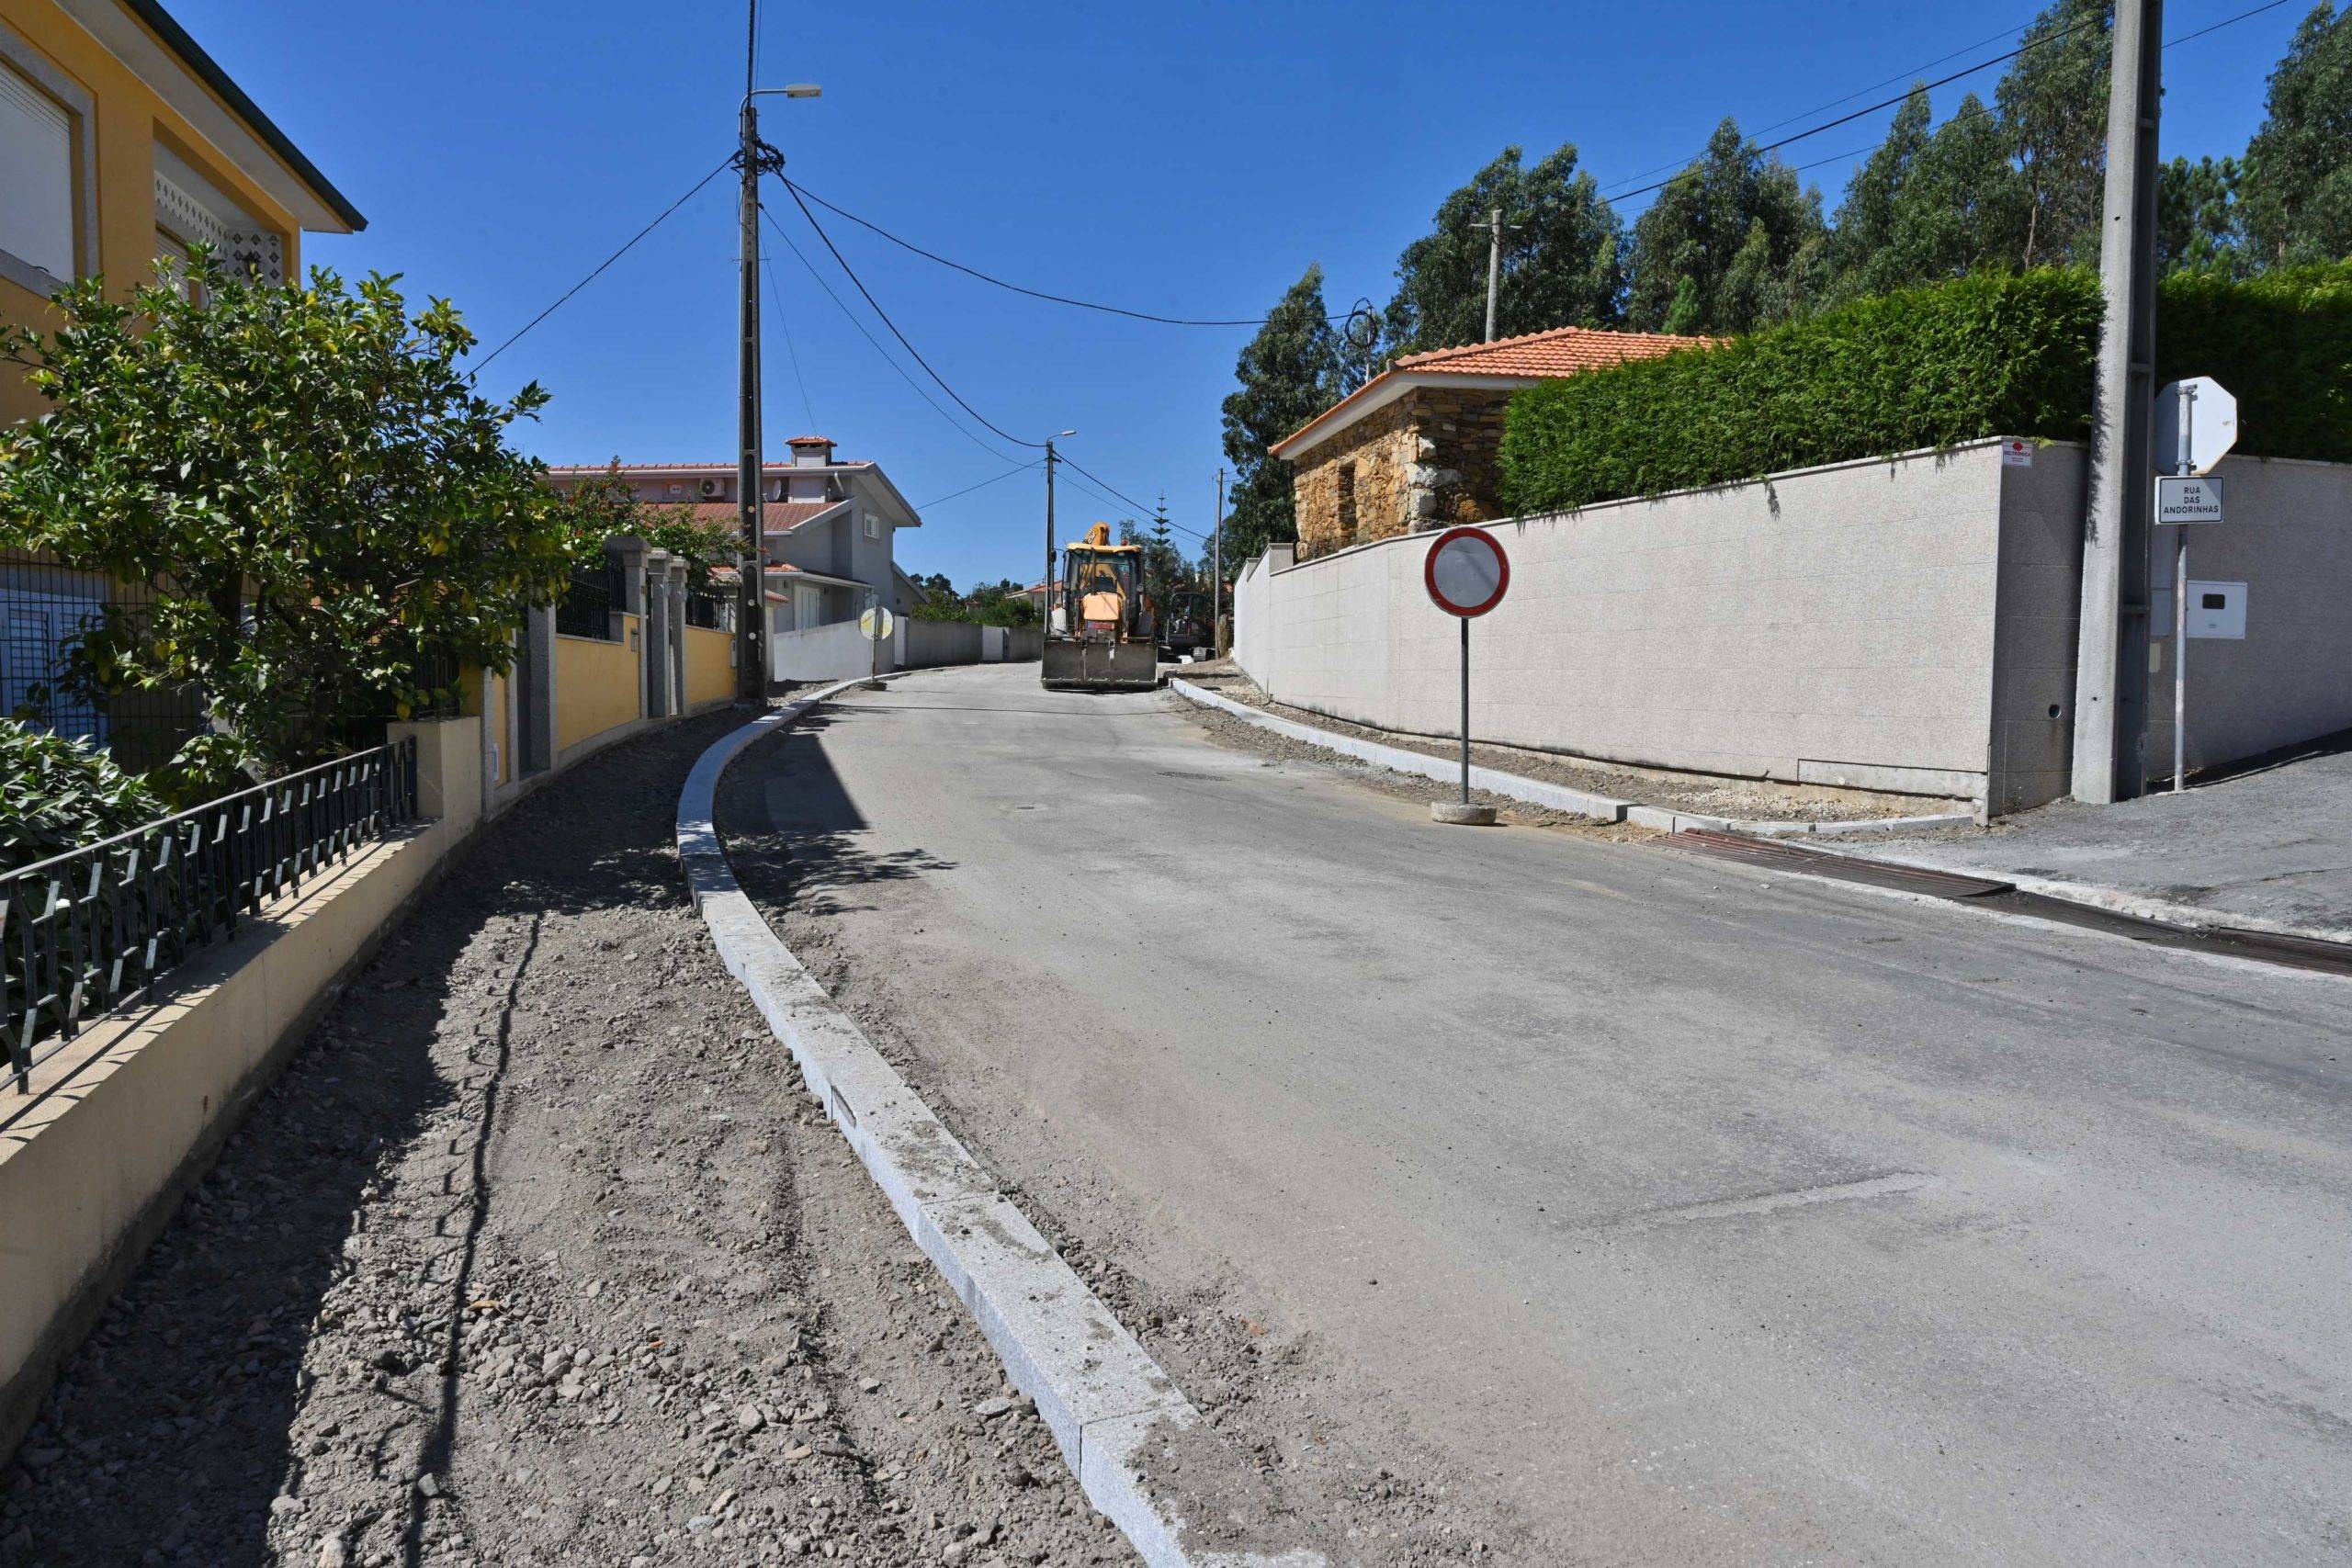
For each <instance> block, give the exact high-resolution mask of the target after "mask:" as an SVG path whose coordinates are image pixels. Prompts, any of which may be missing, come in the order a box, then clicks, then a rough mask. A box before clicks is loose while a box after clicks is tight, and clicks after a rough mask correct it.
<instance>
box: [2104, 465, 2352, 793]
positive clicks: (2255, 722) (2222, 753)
mask: <svg viewBox="0 0 2352 1568" xmlns="http://www.w3.org/2000/svg"><path fill="white" fill-rule="evenodd" d="M2219 472H2220V474H2221V477H2222V486H2223V495H2224V510H2225V513H2226V517H2227V520H2226V521H2224V522H2222V523H2220V524H2218V525H2197V526H2194V527H2191V528H2189V529H2188V536H2189V537H2188V574H2189V576H2190V577H2191V578H2192V579H2195V580H2199V581H2208V582H2243V583H2245V584H2246V631H2245V641H2243V642H2227V641H2222V640H2218V639H2214V638H2208V637H2199V638H2195V639H2193V640H2192V641H2191V642H2190V643H2189V645H2188V765H2189V767H2190V768H2191V769H2192V770H2195V769H2198V768H2207V767H2212V766H2215V765H2217V764H2219V763H2222V762H2228V761H2236V760H2237V759H2239V758H2241V757H2251V756H2256V755H2259V754H2260V753H2262V752H2265V751H2269V750H2275V749H2276V748H2278V747H2281V746H2291V745H2293V744H2295V743H2297V742H2299V741H2303V740H2308V739H2312V738H2314V737H2316V736H2321V735H2327V734H2332V733H2334V732H2335V731H2336V730H2339V729H2346V728H2352V465H2346V464H2342V463H2307V462H2297V461H2293V460H2291V459H2288V458H2281V457H2228V458H2224V459H2223V460H2222V466H2221V468H2220V470H2219ZM2176 532H2177V530H2176V529H2172V528H2159V529H2157V530H2156V531H2155V550H2154V560H2152V561H2151V563H2150V566H2151V575H2152V577H2153V578H2154V580H2155V581H2157V582H2158V583H2159V584H2160V585H2162V586H2163V587H2164V588H2165V589H2166V590H2167V591H2169V589H2170V588H2171V585H2172V549H2173V540H2172V536H2173V535H2174V534H2175V533H2176ZM2156 631H2157V634H2158V636H2159V637H2160V638H2161V640H2162V649H2161V652H2160V653H2159V655H2158V657H2159V658H2160V659H2162V660H2163V666H2162V668H2161V669H2160V670H2158V671H2156V673H2155V674H2154V675H2153V676H2151V677H2150V691H2149V705H2150V708H2151V711H2152V713H2153V716H2154V722H2153V723H2152V724H2151V725H2150V727H2149V732H2148V752H2147V755H2148V773H2149V776H2150V777H2154V776H2157V775H2158V774H2165V775H2169V774H2170V773H2171V772H2172V678H2173V662H2172V660H2173V649H2172V623H2171V619H2170V616H2169V615H2166V616H2165V618H2164V620H2163V624H2162V625H2160V626H2157V627H2156Z"/></svg>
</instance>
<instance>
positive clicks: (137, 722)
mask: <svg viewBox="0 0 2352 1568" xmlns="http://www.w3.org/2000/svg"><path fill="white" fill-rule="evenodd" d="M155 598H156V595H155V592H154V590H153V588H152V587H150V586H149V585H148V584H146V583H143V582H122V581H117V580H116V579H113V578H110V577H107V576H106V575H104V574H103V573H99V572H95V571H82V570H76V569H74V568H73V567H68V566H62V565H60V564H59V563H58V562H56V561H53V560H50V559H47V558H44V557H41V556H38V555H32V554H28V553H26V552H23V551H15V550H7V551H0V718H14V719H17V720H20V721H21V722H23V723H25V724H28V725H30V726H32V727H33V728H36V729H50V730H54V731H56V732H57V733H58V734H60V735H62V736H65V737H66V738H68V739H75V740H87V741H89V742H90V743H91V744H92V745H95V746H103V747H105V748H107V750H110V751H111V752H113V754H114V759H115V761H117V762H119V763H120V764H121V765H122V766H123V767H125V768H128V769H130V771H131V772H133V773H140V772H143V771H145V770H146V769H149V768H152V767H155V766H157V765H158V764H160V763H163V762H165V761H169V760H170V759H171V757H172V755H173V753H175V752H176V751H177V750H179V749H180V746H181V744H182V743H183V742H185V741H186V740H187V739H188V738H189V737H190V736H192V735H195V734H197V733H198V732H199V731H200V730H202V729H203V728H205V724H204V710H203V705H202V703H201V701H200V700H199V699H198V696H197V694H196V693H195V692H194V691H192V690H190V691H172V690H168V689H162V690H134V691H128V692H107V691H105V690H102V689H101V688H100V686H99V685H98V683H97V682H95V681H93V680H92V679H91V678H90V672H89V671H88V670H87V669H85V667H84V665H83V662H82V660H81V657H80V654H81V648H82V641H83V638H84V637H86V636H88V635H90V634H91V633H93V632H96V631H99V630H102V629H108V628H112V629H116V630H119V631H125V632H131V633H135V632H137V631H138V630H139V629H140V627H141V626H143V624H144V623H145V622H146V621H147V619H148V618H149V617H150V616H151V615H153V609H154V604H155Z"/></svg>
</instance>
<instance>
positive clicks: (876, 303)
mask: <svg viewBox="0 0 2352 1568" xmlns="http://www.w3.org/2000/svg"><path fill="white" fill-rule="evenodd" d="M784 188H785V193H786V195H788V196H790V197H792V204H793V205H794V206H795V207H797V208H798V209H800V216H801V217H803V218H805V219H807V220H809V227H810V228H811V229H814V230H815V231H817V238H819V239H820V240H822V241H823V242H824V243H825V249H826V250H828V251H831V253H832V256H833V261H834V263H835V265H839V266H840V268H841V269H842V273H843V274H845V275H846V276H848V278H849V280H850V282H851V283H852V284H854V285H855V286H856V288H857V291H858V293H860V294H861V295H863V296H865V303H866V304H867V305H868V306H869V307H871V308H872V310H873V311H874V313H875V314H876V315H877V316H879V317H881V318H882V324H883V325H884V326H886V327H888V328H889V329H890V335H891V336H892V337H894V338H897V339H898V340H899V347H901V348H903V349H905V350H906V351H907V353H908V354H909V355H911V356H912V357H913V359H914V362H915V363H916V364H917V365H920V366H922V368H923V374H924V375H926V376H929V377H930V378H932V379H933V380H934V381H936V382H938V383H939V389H940V390H941V391H943V392H945V393H946V394H947V395H948V397H949V398H951V399H953V400H955V403H956V407H957V408H960V409H962V410H963V411H964V412H966V413H967V414H970V415H971V416H972V417H973V418H974V419H976V420H978V421H979V423H982V424H984V425H986V426H987V427H988V428H989V430H990V431H992V432H994V433H995V434H997V435H998V436H1000V437H1001V438H1002V439H1004V440H1006V441H1010V442H1012V444H1013V445H1014V446H1027V447H1030V448H1032V449H1034V450H1039V451H1042V450H1043V449H1044V448H1045V445H1046V444H1045V443H1044V442H1042V441H1030V440H1026V439H1024V438H1023V437H1021V436H1018V435H1015V434H1012V432H1011V431H1009V430H1007V429H1005V428H1004V427H1003V426H1002V425H1001V424H998V423H995V422H994V421H993V420H990V419H989V417H988V416H987V415H986V414H984V413H982V412H980V411H979V410H978V409H976V408H974V407H973V406H972V405H971V404H970V403H968V402H967V401H966V400H964V395H963V394H962V393H961V392H958V391H957V390H956V389H955V388H953V387H951V386H949V385H948V384H947V378H945V377H944V376H942V375H941V374H940V373H939V372H938V371H936V370H933V368H932V367H931V361H930V360H928V359H925V358H924V357H923V356H922V350H921V349H918V348H917V347H915V345H914V344H912V343H911V342H910V341H909V340H908V337H907V334H906V333H902V332H900V331H899V323H898V322H896V321H892V320H891V319H890V312H889V311H888V310H884V309H883V308H882V302H881V301H880V300H878V299H875V298H874V291H873V290H872V289H870V288H866V287H865V279H864V278H861V277H859V276H857V269H856V268H854V267H853V266H851V265H849V258H848V257H846V256H844V255H842V252H841V247H840V246H839V245H836V244H834V243H833V237H832V236H831V234H828V233H826V232H825V226H824V225H823V224H821V223H820V222H818V221H817V215H816V214H815V213H813V212H811V211H809V204H808V203H807V202H805V201H803V200H801V199H800V192H799V191H798V189H797V188H796V187H795V186H793V184H792V182H791V181H790V180H786V181H785V182H784ZM779 231H781V230H779Z"/></svg>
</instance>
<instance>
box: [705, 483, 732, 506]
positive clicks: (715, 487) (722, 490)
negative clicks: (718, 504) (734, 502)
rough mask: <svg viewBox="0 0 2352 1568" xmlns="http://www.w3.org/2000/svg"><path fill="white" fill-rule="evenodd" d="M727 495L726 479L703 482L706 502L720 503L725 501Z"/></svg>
mask: <svg viewBox="0 0 2352 1568" xmlns="http://www.w3.org/2000/svg"><path fill="white" fill-rule="evenodd" d="M726 494H727V481H726V480H725V479H705V480H703V481H702V498H703V499H704V500H705V501H719V500H722V499H724V498H725V496H726Z"/></svg>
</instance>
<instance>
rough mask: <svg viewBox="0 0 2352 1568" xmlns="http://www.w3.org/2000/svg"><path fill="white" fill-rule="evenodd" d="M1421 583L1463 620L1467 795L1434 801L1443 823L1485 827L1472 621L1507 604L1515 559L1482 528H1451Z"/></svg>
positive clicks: (1489, 816)
mask: <svg viewBox="0 0 2352 1568" xmlns="http://www.w3.org/2000/svg"><path fill="white" fill-rule="evenodd" d="M1421 583H1422V586H1424V587H1425V588H1427V589H1428V590H1429V595H1430V601H1431V603H1433V604H1436V605H1437V607H1438V608H1439V609H1441V610H1443V611H1444V612H1445V613H1446V614H1447V615H1453V616H1455V617H1457V618H1458V619H1459V620H1460V621H1461V622H1462V798H1461V799H1460V800H1458V801H1453V800H1439V801H1432V802H1430V816H1431V817H1432V818H1436V819H1437V820H1438V821H1440V822H1451V823H1456V824H1461V825H1465V826H1473V827H1486V826H1487V825H1489V824H1491V823H1492V822H1493V821H1494V819H1495V808H1494V807H1491V806H1473V805H1471V804H1470V623H1471V622H1472V621H1473V620H1475V619H1476V618H1477V617H1478V616H1480V615H1485V614H1486V613H1487V611H1489V610H1491V609H1493V608H1494V607H1495V606H1496V605H1498V604H1501V603H1502V602H1503V594H1504V592H1506V591H1507V590H1508V589H1509V588H1510V557H1509V556H1506V555H1505V554H1503V547H1502V546H1501V545H1500V544H1499V543H1498V542H1497V541H1496V539H1495V536H1493V535H1491V534H1489V533H1487V531H1486V530H1485V529H1483V528H1448V529H1447V530H1446V531H1445V532H1444V533H1442V534H1440V535H1439V536H1437V539H1436V541H1435V542H1434V543H1432V544H1431V545H1430V553H1429V556H1428V558H1426V559H1424V560H1423V561H1422V563H1421Z"/></svg>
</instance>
